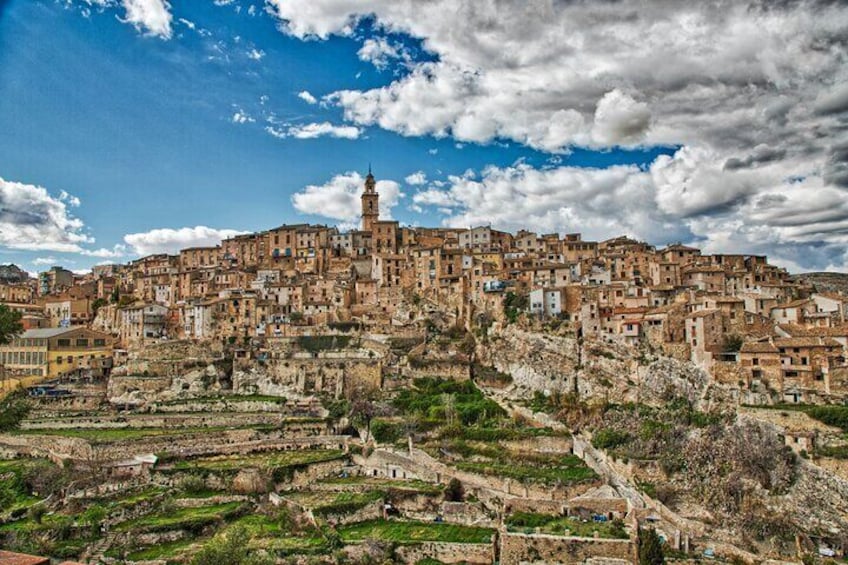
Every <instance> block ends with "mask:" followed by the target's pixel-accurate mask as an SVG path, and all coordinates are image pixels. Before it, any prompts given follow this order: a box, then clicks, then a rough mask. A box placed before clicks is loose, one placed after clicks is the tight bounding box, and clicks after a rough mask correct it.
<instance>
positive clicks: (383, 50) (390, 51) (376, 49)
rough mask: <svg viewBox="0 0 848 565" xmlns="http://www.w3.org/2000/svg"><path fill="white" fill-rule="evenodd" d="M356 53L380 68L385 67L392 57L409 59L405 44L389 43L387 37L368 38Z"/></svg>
mask: <svg viewBox="0 0 848 565" xmlns="http://www.w3.org/2000/svg"><path fill="white" fill-rule="evenodd" d="M356 54H357V56H359V58H360V59H361V60H362V61H367V62H370V63H371V64H372V65H374V66H375V67H377V68H378V69H385V68H386V67H387V66H388V65H389V61H390V60H392V59H405V60H408V59H409V55H408V54H407V53H406V52H405V51H404V49H403V46H401V45H396V44H392V43H389V42H388V40H386V38H385V37H376V38H373V37H372V38H368V39H366V40H365V41H364V42H363V43H362V47H361V48H360V49H359V51H357V53H356Z"/></svg>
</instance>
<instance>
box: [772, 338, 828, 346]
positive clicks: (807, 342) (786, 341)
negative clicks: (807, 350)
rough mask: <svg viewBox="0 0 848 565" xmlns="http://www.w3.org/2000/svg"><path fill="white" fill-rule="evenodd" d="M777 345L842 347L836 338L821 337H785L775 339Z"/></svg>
mask: <svg viewBox="0 0 848 565" xmlns="http://www.w3.org/2000/svg"><path fill="white" fill-rule="evenodd" d="M774 344H775V345H776V346H777V347H842V344H841V343H839V342H838V341H836V340H835V339H830V338H820V337H784V338H778V339H775V340H774Z"/></svg>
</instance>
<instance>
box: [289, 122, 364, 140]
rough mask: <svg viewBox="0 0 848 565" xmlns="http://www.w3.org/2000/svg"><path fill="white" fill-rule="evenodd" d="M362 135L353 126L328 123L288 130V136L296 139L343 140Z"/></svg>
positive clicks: (360, 131) (293, 127)
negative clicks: (327, 137)
mask: <svg viewBox="0 0 848 565" xmlns="http://www.w3.org/2000/svg"><path fill="white" fill-rule="evenodd" d="M361 133H362V130H360V129H359V128H358V127H355V126H336V125H333V124H331V123H330V122H321V123H312V124H306V125H302V126H292V127H290V128H289V135H290V136H292V137H296V138H298V139H314V138H316V137H323V136H329V137H340V138H343V139H357V138H358V137H359V135H360V134H361Z"/></svg>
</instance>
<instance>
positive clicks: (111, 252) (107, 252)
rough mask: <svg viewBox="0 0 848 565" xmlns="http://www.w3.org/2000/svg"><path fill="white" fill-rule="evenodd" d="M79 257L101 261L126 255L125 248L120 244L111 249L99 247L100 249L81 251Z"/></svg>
mask: <svg viewBox="0 0 848 565" xmlns="http://www.w3.org/2000/svg"><path fill="white" fill-rule="evenodd" d="M79 253H80V255H85V256H86V257H98V258H101V259H118V258H120V257H124V256H125V255H126V254H127V246H126V245H122V244H120V243H118V244H116V245H115V246H114V247H113V248H112V249H107V248H105V247H101V248H100V249H83V250H81V251H80V252H79Z"/></svg>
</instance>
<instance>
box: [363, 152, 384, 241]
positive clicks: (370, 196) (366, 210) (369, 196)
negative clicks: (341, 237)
mask: <svg viewBox="0 0 848 565" xmlns="http://www.w3.org/2000/svg"><path fill="white" fill-rule="evenodd" d="M379 204H380V195H379V194H377V182H376V181H375V180H374V175H372V174H371V167H370V166H369V167H368V176H367V177H365V192H363V193H362V229H363V231H371V228H372V226H373V225H374V223H375V222H377V221H378V220H379V219H380V207H379Z"/></svg>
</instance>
